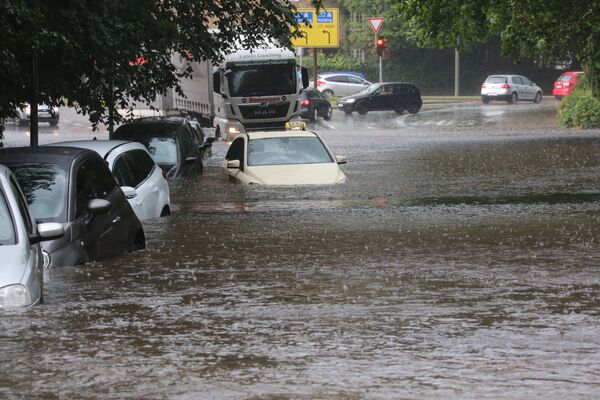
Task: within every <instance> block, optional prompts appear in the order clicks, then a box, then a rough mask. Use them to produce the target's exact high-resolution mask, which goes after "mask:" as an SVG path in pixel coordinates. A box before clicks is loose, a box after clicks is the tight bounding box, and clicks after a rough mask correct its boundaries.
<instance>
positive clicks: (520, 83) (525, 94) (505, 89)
mask: <svg viewBox="0 0 600 400" xmlns="http://www.w3.org/2000/svg"><path fill="white" fill-rule="evenodd" d="M542 96H543V94H542V89H541V88H540V87H539V86H538V85H536V84H535V83H533V82H532V81H531V80H529V78H526V77H524V76H522V75H490V76H488V77H487V79H486V80H485V82H484V83H483V84H482V85H481V101H482V102H483V103H484V104H488V103H489V102H490V101H492V100H501V101H506V102H508V103H509V104H516V103H517V101H520V100H528V101H533V102H534V103H541V102H542Z"/></svg>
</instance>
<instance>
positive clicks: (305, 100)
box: [300, 99, 310, 107]
mask: <svg viewBox="0 0 600 400" xmlns="http://www.w3.org/2000/svg"><path fill="white" fill-rule="evenodd" d="M309 104H310V100H309V99H300V105H301V106H305V107H306V106H308V105H309Z"/></svg>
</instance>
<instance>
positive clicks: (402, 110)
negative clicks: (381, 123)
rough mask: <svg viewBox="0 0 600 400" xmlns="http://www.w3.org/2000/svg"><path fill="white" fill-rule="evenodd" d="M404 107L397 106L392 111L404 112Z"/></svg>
mask: <svg viewBox="0 0 600 400" xmlns="http://www.w3.org/2000/svg"><path fill="white" fill-rule="evenodd" d="M404 110H405V108H404V107H402V106H397V107H396V108H395V109H394V111H395V112H396V114H398V115H400V114H402V113H403V112H404Z"/></svg>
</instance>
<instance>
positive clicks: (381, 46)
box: [375, 37, 386, 57]
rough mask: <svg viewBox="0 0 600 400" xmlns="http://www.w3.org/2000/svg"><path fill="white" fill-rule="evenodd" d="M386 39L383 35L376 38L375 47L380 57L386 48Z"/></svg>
mask: <svg viewBox="0 0 600 400" xmlns="http://www.w3.org/2000/svg"><path fill="white" fill-rule="evenodd" d="M385 47H386V46H385V39H384V38H382V37H378V38H377V39H375V48H376V49H377V55H378V56H379V57H381V56H383V50H384V49H385Z"/></svg>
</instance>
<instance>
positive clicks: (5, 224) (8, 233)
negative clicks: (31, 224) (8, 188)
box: [0, 191, 16, 245]
mask: <svg viewBox="0 0 600 400" xmlns="http://www.w3.org/2000/svg"><path fill="white" fill-rule="evenodd" d="M11 244H16V236H15V225H14V222H13V220H12V216H11V214H10V210H9V209H8V203H7V202H6V198H5V197H4V193H3V192H2V191H0V245H11Z"/></svg>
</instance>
